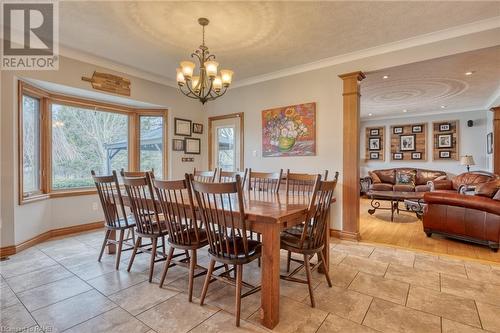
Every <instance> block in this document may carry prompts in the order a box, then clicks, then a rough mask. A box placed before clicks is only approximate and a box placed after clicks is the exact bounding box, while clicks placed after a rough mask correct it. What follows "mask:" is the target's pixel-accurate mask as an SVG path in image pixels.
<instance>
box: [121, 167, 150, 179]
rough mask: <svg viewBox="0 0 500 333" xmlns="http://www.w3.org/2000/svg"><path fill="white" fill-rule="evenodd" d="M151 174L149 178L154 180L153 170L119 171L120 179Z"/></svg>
mask: <svg viewBox="0 0 500 333" xmlns="http://www.w3.org/2000/svg"><path fill="white" fill-rule="evenodd" d="M147 173H149V174H151V177H152V178H154V174H155V169H153V168H152V169H151V171H125V169H123V168H122V169H121V170H120V175H121V176H122V177H146V174H147Z"/></svg>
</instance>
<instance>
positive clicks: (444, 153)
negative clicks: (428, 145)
mask: <svg viewBox="0 0 500 333" xmlns="http://www.w3.org/2000/svg"><path fill="white" fill-rule="evenodd" d="M439 158H451V151H449V150H441V151H440V152H439Z"/></svg>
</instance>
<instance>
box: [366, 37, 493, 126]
mask: <svg viewBox="0 0 500 333" xmlns="http://www.w3.org/2000/svg"><path fill="white" fill-rule="evenodd" d="M468 71H472V72H473V74H472V75H470V76H467V75H465V73H466V72H468ZM384 75H387V76H389V77H388V78H387V79H384V78H383V76H384ZM499 89H500V46H496V47H490V48H486V49H481V50H476V51H471V52H466V53H460V54H455V55H452V56H448V57H442V58H437V59H432V60H428V61H422V62H417V63H413V64H409V65H403V66H398V67H392V68H388V69H385V70H382V71H377V72H371V73H368V74H367V76H366V79H365V80H363V81H362V82H361V116H362V117H363V118H369V116H368V115H369V114H370V113H371V114H372V116H371V117H373V118H376V117H392V116H397V115H401V116H402V115H404V116H410V115H412V114H417V115H418V114H432V113H439V112H453V111H465V110H484V108H485V107H486V106H488V103H489V102H491V101H492V100H493V99H494V98H495V97H496V95H497V94H498V93H499ZM441 106H444V108H442V107H441ZM405 109H406V110H407V112H406V113H404V112H403V110H405Z"/></svg>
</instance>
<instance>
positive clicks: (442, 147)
mask: <svg viewBox="0 0 500 333" xmlns="http://www.w3.org/2000/svg"><path fill="white" fill-rule="evenodd" d="M458 124H459V123H458V120H453V121H438V122H434V123H433V138H434V145H433V159H434V160H458V159H459V152H458Z"/></svg>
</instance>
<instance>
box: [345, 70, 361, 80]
mask: <svg viewBox="0 0 500 333" xmlns="http://www.w3.org/2000/svg"><path fill="white" fill-rule="evenodd" d="M339 78H341V79H342V80H347V79H352V78H356V80H357V81H361V80H363V79H364V78H366V75H365V73H363V72H362V71H357V72H351V73H345V74H340V75H339Z"/></svg>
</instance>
